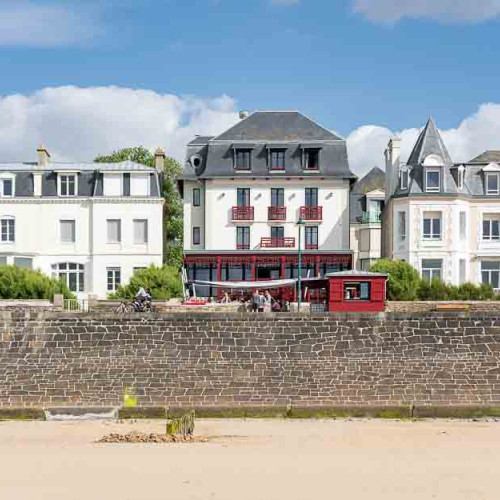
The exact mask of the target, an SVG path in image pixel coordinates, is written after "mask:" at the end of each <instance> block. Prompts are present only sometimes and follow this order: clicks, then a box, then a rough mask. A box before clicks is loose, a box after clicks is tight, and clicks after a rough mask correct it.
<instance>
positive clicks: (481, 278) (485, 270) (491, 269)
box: [479, 260, 500, 290]
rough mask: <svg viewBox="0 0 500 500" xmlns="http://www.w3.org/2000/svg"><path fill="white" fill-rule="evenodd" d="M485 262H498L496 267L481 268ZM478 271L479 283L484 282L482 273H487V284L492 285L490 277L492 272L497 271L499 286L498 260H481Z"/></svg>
mask: <svg viewBox="0 0 500 500" xmlns="http://www.w3.org/2000/svg"><path fill="white" fill-rule="evenodd" d="M486 262H488V263H495V264H498V268H496V267H495V268H490V269H483V264H485V263H486ZM479 273H480V283H484V281H483V276H484V273H487V274H488V280H487V282H488V284H491V285H492V286H493V284H492V281H493V280H492V279H491V277H492V274H493V273H498V278H497V283H499V286H500V263H499V262H497V261H487V260H482V261H481V265H480V266H479ZM493 289H494V290H499V288H495V287H493Z"/></svg>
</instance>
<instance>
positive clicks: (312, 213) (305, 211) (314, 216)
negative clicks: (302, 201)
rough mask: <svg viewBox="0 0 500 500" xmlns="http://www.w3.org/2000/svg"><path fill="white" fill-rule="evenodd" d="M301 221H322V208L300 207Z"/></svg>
mask: <svg viewBox="0 0 500 500" xmlns="http://www.w3.org/2000/svg"><path fill="white" fill-rule="evenodd" d="M300 218H301V219H302V220H323V207H300Z"/></svg>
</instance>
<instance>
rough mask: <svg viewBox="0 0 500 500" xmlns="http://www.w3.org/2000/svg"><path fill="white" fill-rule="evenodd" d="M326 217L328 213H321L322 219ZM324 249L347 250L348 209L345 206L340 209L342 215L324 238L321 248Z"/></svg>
mask: <svg viewBox="0 0 500 500" xmlns="http://www.w3.org/2000/svg"><path fill="white" fill-rule="evenodd" d="M328 217H329V214H328V213H324V214H323V220H326V219H327V218H328ZM323 224H324V223H323ZM344 232H345V234H344ZM324 249H331V250H349V211H348V209H347V208H345V209H344V210H343V211H342V215H341V216H340V217H339V218H338V219H337V222H336V223H335V225H334V226H333V228H332V230H331V231H330V233H329V234H328V235H327V237H326V238H325V240H324V242H323V248H322V250H324Z"/></svg>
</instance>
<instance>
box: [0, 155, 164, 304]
mask: <svg viewBox="0 0 500 500" xmlns="http://www.w3.org/2000/svg"><path fill="white" fill-rule="evenodd" d="M37 155H38V158H37V162H36V163H0V264H13V265H17V266H20V267H27V268H30V269H40V270H41V271H42V272H43V273H45V274H47V275H49V276H54V277H59V278H60V279H62V280H64V281H65V282H66V283H67V284H68V286H69V288H70V290H72V291H73V292H75V293H76V294H77V296H78V297H79V298H85V297H87V296H88V295H96V296H98V297H100V298H105V297H106V295H107V294H108V293H112V292H113V291H115V290H116V288H117V287H118V285H119V284H120V283H124V284H125V283H127V281H128V280H129V279H130V277H131V276H132V274H133V273H134V270H136V269H139V268H144V267H147V266H149V265H151V264H156V265H161V264H162V245H163V229H162V228H163V224H162V218H163V208H162V207H163V198H162V197H161V190H160V175H159V170H162V169H163V163H164V158H165V155H164V153H163V152H162V151H161V150H158V151H157V153H156V163H157V169H154V168H151V167H147V166H145V165H139V164H137V163H133V162H130V161H126V162H122V163H53V162H51V161H50V155H49V154H48V152H47V150H46V149H45V148H44V147H43V146H40V148H39V149H38V152H37Z"/></svg>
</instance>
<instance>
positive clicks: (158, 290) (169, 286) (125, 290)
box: [110, 266, 182, 300]
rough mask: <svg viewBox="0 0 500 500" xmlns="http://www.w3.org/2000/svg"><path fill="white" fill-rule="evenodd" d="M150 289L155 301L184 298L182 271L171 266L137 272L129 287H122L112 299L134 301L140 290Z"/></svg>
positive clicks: (152, 267)
mask: <svg viewBox="0 0 500 500" xmlns="http://www.w3.org/2000/svg"><path fill="white" fill-rule="evenodd" d="M141 287H144V288H150V289H151V295H152V296H153V299H165V300H168V299H171V298H174V297H182V282H181V279H180V271H179V270H178V269H176V268H173V267H171V266H163V267H156V266H150V267H148V268H146V269H141V270H139V271H137V272H136V273H135V274H134V275H133V276H132V278H130V282H129V284H128V285H125V286H121V287H120V288H118V290H117V291H116V292H115V293H114V294H112V295H110V298H111V299H133V298H134V297H135V296H136V294H137V292H138V290H139V288H141Z"/></svg>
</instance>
